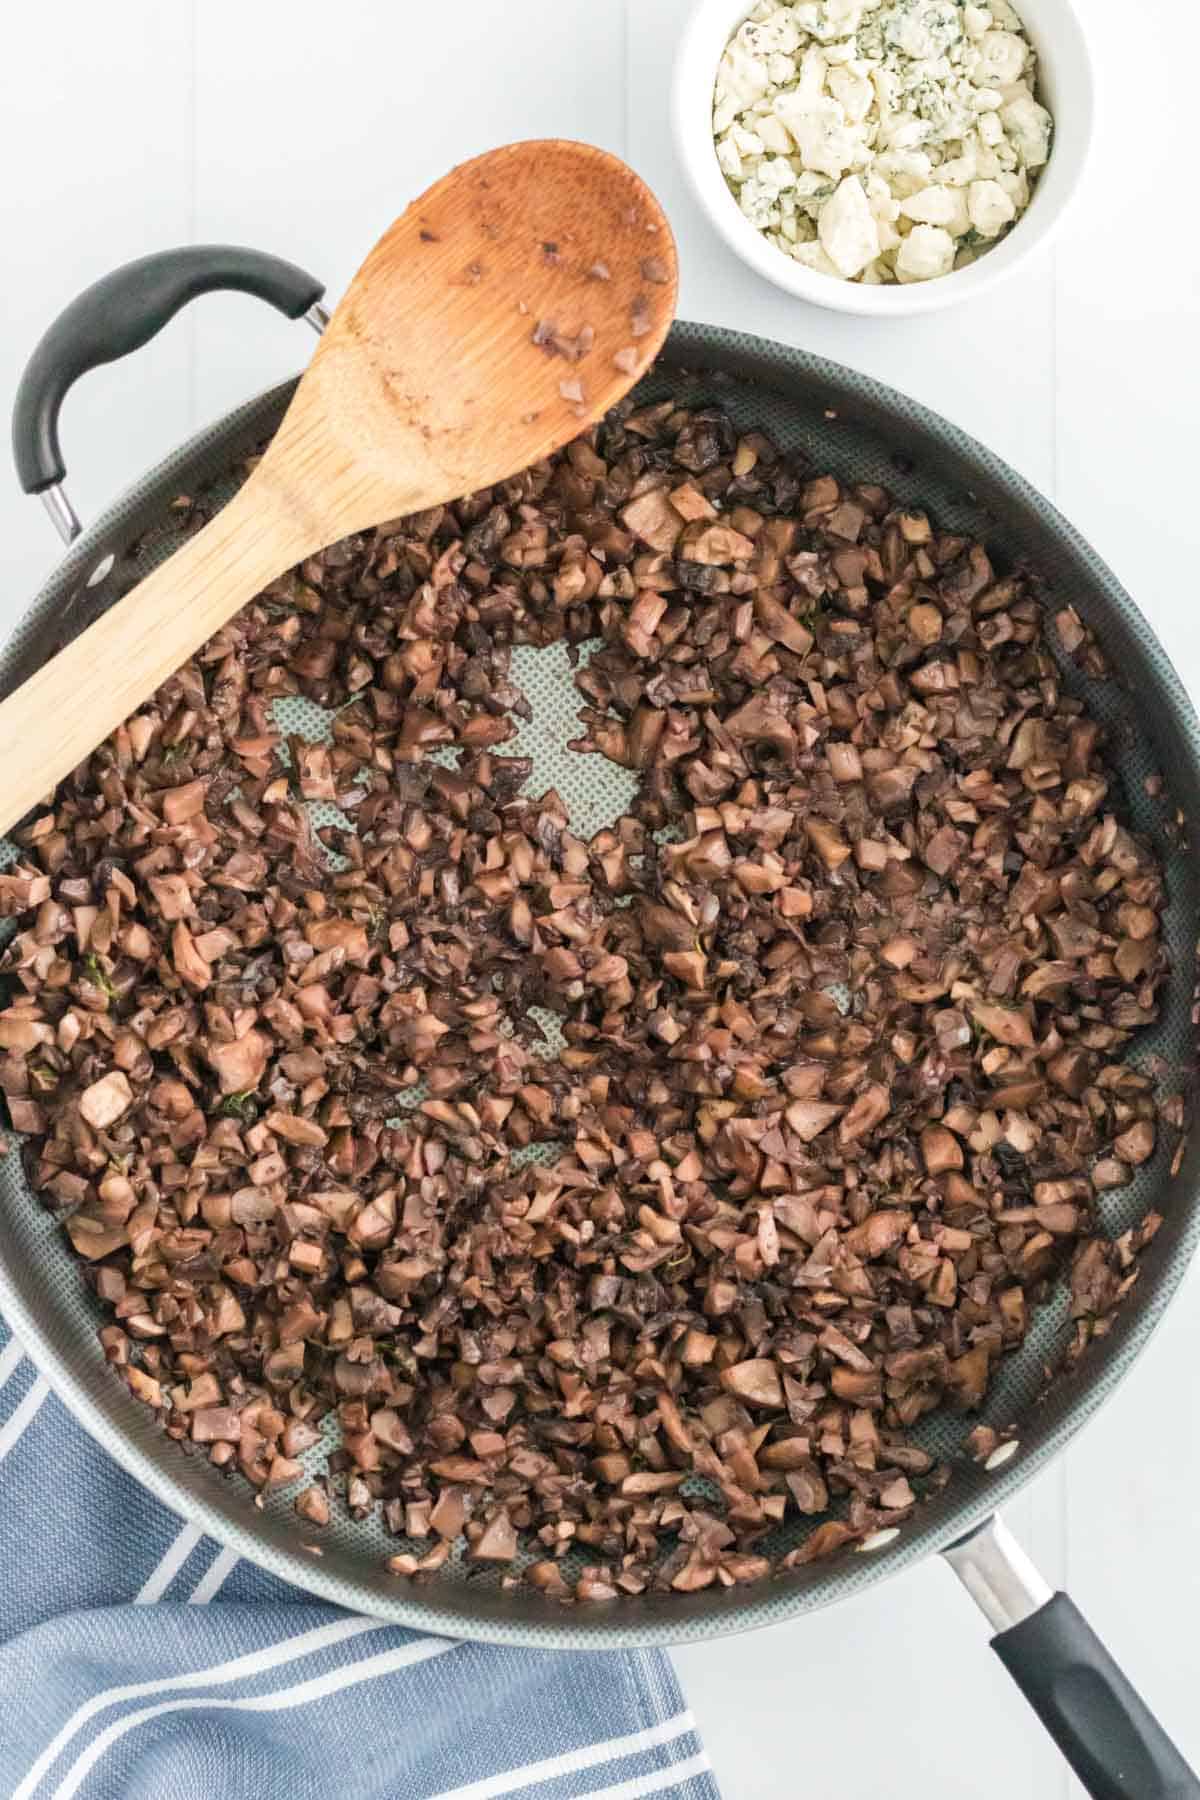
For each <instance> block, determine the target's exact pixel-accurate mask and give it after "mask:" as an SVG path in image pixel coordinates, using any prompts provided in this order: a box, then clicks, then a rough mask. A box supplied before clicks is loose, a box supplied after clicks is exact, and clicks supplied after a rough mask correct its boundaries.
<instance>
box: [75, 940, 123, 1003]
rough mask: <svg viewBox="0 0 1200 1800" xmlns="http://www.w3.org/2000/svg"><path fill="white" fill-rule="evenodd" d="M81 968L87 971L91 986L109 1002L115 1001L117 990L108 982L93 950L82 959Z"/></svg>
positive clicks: (106, 973) (105, 971) (105, 973)
mask: <svg viewBox="0 0 1200 1800" xmlns="http://www.w3.org/2000/svg"><path fill="white" fill-rule="evenodd" d="M83 966H84V968H85V969H86V971H87V978H88V980H89V981H90V982H91V984H92V986H93V987H97V988H99V989H100V992H101V993H102V994H105V995H107V997H108V998H109V999H110V1000H115V999H116V997H117V990H116V988H115V987H114V986H113V984H112V982H111V981H110V980H109V978H108V972H107V970H106V969H105V967H104V964H103V963H102V962H101V961H100V958H99V957H98V956H97V955H96V952H95V951H94V950H89V952H88V954H87V955H86V956H85V957H84V959H83Z"/></svg>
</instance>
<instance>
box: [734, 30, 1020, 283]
mask: <svg viewBox="0 0 1200 1800" xmlns="http://www.w3.org/2000/svg"><path fill="white" fill-rule="evenodd" d="M1052 129H1053V126H1052V121H1051V118H1050V114H1049V113H1048V112H1047V111H1046V109H1045V107H1044V106H1042V105H1041V103H1040V101H1039V100H1038V99H1037V97H1036V64H1035V58H1034V53H1033V49H1032V47H1031V46H1030V43H1029V40H1028V38H1027V37H1026V36H1025V31H1024V27H1023V26H1022V24H1021V21H1020V19H1019V17H1018V16H1017V14H1016V13H1015V12H1014V11H1013V9H1012V7H1011V6H1010V5H1009V4H1008V0H988V4H987V5H973V4H970V3H969V0H968V3H966V4H964V0H761V3H760V4H759V5H758V6H756V7H755V9H754V11H753V12H752V13H751V14H750V16H749V18H747V19H746V20H745V21H744V23H743V24H742V25H740V26H739V27H738V29H737V31H736V32H735V33H734V35H733V37H732V38H731V39H730V41H729V43H728V45H727V47H726V50H725V54H724V56H723V57H722V59H721V64H720V67H719V69H718V72H717V81H716V89H715V93H714V97H713V135H714V138H715V140H716V150H717V160H718V162H719V164H720V167H721V170H722V172H723V173H724V175H725V178H726V180H727V181H728V183H729V186H730V188H731V189H732V190H733V193H734V195H735V196H736V198H737V201H738V204H739V206H740V207H741V209H742V211H743V212H744V213H745V215H746V217H747V219H749V221H750V223H751V224H752V225H754V226H755V227H756V228H757V229H758V230H759V231H761V232H762V233H763V234H764V235H765V236H766V237H768V238H769V239H770V240H771V241H772V242H773V243H774V244H775V245H776V246H777V247H778V248H779V249H780V250H782V251H783V252H784V253H785V254H786V255H788V256H791V257H794V258H795V260H796V261H797V262H800V263H802V264H803V265H804V266H805V267H806V268H812V269H818V270H820V271H821V272H822V273H823V274H827V275H831V276H837V277H839V278H840V279H842V280H843V281H864V282H871V283H878V282H894V281H929V280H932V279H934V278H935V277H936V276H939V275H944V274H947V273H949V271H950V270H951V269H953V268H956V267H962V266H964V265H965V264H966V263H968V262H970V261H973V260H974V258H975V257H976V256H977V255H979V254H980V253H981V251H983V250H986V249H987V248H988V246H989V245H990V244H992V243H994V242H995V241H996V239H997V238H998V237H1000V236H1002V235H1003V233H1004V232H1005V231H1007V230H1008V229H1009V228H1010V226H1011V225H1012V223H1013V221H1014V220H1015V219H1017V218H1018V217H1019V216H1020V214H1021V213H1022V212H1023V210H1024V209H1025V207H1026V206H1027V205H1028V204H1029V197H1030V185H1031V182H1032V181H1033V180H1034V179H1036V175H1037V171H1038V170H1039V169H1040V168H1041V167H1042V165H1043V164H1044V163H1045V162H1046V160H1047V158H1048V156H1049V154H1050V141H1051V134H1052Z"/></svg>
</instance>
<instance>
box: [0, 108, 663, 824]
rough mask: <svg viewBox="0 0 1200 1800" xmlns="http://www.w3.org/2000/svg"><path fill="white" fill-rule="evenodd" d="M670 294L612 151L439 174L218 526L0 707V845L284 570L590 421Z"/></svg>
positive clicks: (657, 230) (650, 224) (647, 343)
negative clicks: (2, 836) (7, 833)
mask: <svg viewBox="0 0 1200 1800" xmlns="http://www.w3.org/2000/svg"><path fill="white" fill-rule="evenodd" d="M677 293H678V268H677V261H676V254H675V244H674V240H673V238H672V236H671V231H670V228H669V226H668V224H667V221H666V219H665V217H664V215H663V213H662V211H661V209H660V207H659V206H658V203H657V202H656V200H655V199H654V197H653V195H652V194H651V193H650V191H649V189H648V188H647V187H646V186H645V184H644V183H643V182H642V181H641V180H640V179H639V177H638V176H637V175H635V174H634V173H633V171H632V170H631V169H629V168H627V167H626V166H625V164H624V163H622V162H620V161H619V160H618V159H617V158H616V157H614V156H610V155H609V154H608V153H607V152H606V151H603V150H597V149H595V148H594V147H592V146H590V145H587V144H574V143H569V142H564V141H561V140H557V139H555V140H548V141H544V142H537V141H534V142H529V143H521V144H510V145H508V146H507V147H506V148H505V149H502V150H495V151H491V152H489V153H488V154H487V155H485V156H480V157H477V158H475V160H474V161H472V162H468V163H464V164H462V165H461V167H459V168H457V169H454V170H452V171H451V173H450V174H449V175H447V176H445V177H444V178H443V179H442V180H441V181H439V182H437V183H436V185H435V186H433V187H432V188H430V189H429V191H428V192H427V193H426V194H424V195H422V197H421V198H420V199H419V200H417V201H415V202H414V203H413V205H411V206H410V207H409V208H408V210H407V212H405V213H404V214H403V215H402V216H401V217H400V218H399V219H397V221H396V222H395V224H394V225H393V226H392V227H391V229H390V230H389V231H387V232H386V233H385V234H384V236H383V237H382V238H381V239H380V240H379V242H378V243H377V244H376V246H375V248H374V249H373V250H372V251H371V253H370V255H369V256H368V257H367V259H366V261H365V262H364V263H363V265H362V267H361V268H360V270H359V271H358V274H357V275H356V276H355V278H354V280H353V281H352V282H351V284H350V287H349V289H348V290H347V293H346V296H345V298H344V299H343V301H342V303H341V305H340V306H339V307H338V309H337V311H336V313H335V314H334V317H333V320H332V321H331V323H330V325H329V327H328V329H327V330H326V332H325V335H324V337H323V338H322V339H321V342H320V344H319V346H318V348H317V351H316V354H315V355H314V357H313V359H312V362H311V363H310V364H309V367H308V369H307V370H306V372H305V374H304V376H303V378H302V379H301V382H300V385H299V387H298V388H297V390H296V393H295V396H294V397H293V400H292V403H291V405H290V407H289V408H288V411H287V413H286V414H285V416H284V419H283V422H282V424H281V425H280V427H279V430H278V432H277V433H276V435H275V438H274V439H273V441H272V443H271V445H270V447H269V448H268V450H267V452H266V454H265V455H264V456H263V458H262V460H261V461H260V462H259V464H258V466H257V467H256V468H255V470H254V472H253V473H252V475H251V476H250V478H249V480H248V481H247V482H246V483H245V485H244V486H243V487H242V488H241V489H240V490H239V492H238V493H237V494H236V495H235V496H234V498H233V499H232V500H231V501H230V503H229V504H228V506H226V507H225V508H224V509H223V510H222V511H221V512H220V513H218V514H217V516H216V517H215V518H214V519H213V520H212V521H211V522H210V523H209V524H208V525H207V526H205V528H204V530H203V531H201V532H199V533H197V535H196V536H195V537H194V538H192V539H191V540H190V541H189V542H188V543H187V544H185V545H184V546H183V548H182V549H181V550H179V551H178V552H177V553H176V555H175V556H173V557H172V558H171V560H170V561H169V562H167V563H165V564H164V565H163V566H162V567H161V568H159V569H156V570H155V571H154V572H153V573H152V574H151V575H149V576H147V578H146V580H145V581H143V582H141V583H139V585H138V586H137V587H136V588H134V589H133V591H132V592H131V593H129V594H127V595H126V596H125V597H124V598H123V599H122V600H120V601H119V602H118V603H117V605H115V606H114V607H112V608H111V610H110V611H108V612H107V613H105V614H104V616H103V617H102V618H100V619H98V620H97V621H96V622H95V624H93V625H91V626H89V628H88V629H87V630H86V631H85V632H83V633H82V634H81V635H80V636H79V637H78V638H76V639H75V640H74V641H73V642H72V643H71V644H69V645H68V646H67V647H66V649H64V650H63V651H61V652H60V653H59V655H58V656H56V657H55V658H54V659H53V660H52V661H51V662H49V663H47V664H46V666H45V667H44V668H42V669H41V670H39V671H38V673H37V674H36V675H34V676H32V677H31V678H30V679H29V680H28V681H27V682H25V683H24V685H23V686H22V687H20V688H18V689H17V691H16V693H14V694H13V695H11V696H10V697H9V699H7V700H6V701H5V702H4V703H3V704H2V705H0V832H3V831H6V830H8V829H9V827H11V826H12V825H13V824H14V823H15V822H16V820H18V819H20V818H21V817H22V816H23V815H24V814H25V813H26V812H27V811H28V810H29V808H30V807H31V806H33V805H35V804H36V803H37V802H38V801H39V800H40V799H42V798H43V797H44V796H45V795H47V794H48V793H49V792H51V791H52V790H53V788H54V787H55V786H56V785H57V783H58V782H59V781H61V780H62V779H63V777H64V776H66V775H68V774H69V773H70V772H71V770H72V769H74V768H75V767H76V766H77V765H78V764H79V763H80V762H81V761H83V760H84V759H85V758H86V757H87V756H88V755H90V753H91V752H92V750H94V749H95V747H96V745H97V744H99V743H100V742H101V741H102V740H103V739H104V738H105V737H106V736H107V735H108V734H109V732H111V731H112V730H114V729H115V728H116V726H118V725H119V724H120V723H121V722H122V721H123V720H124V719H126V718H128V717H129V715H130V714H131V713H133V712H134V711H136V709H137V708H138V706H140V705H141V704H142V702H143V701H145V700H146V699H147V698H148V697H149V695H151V694H152V693H153V692H154V690H155V689H156V688H157V687H158V686H159V684H160V683H161V682H163V681H164V680H166V678H167V677H168V676H169V675H172V674H173V673H174V672H175V670H176V669H178V668H179V667H181V665H182V664H183V663H184V662H186V661H187V659H188V657H189V656H192V655H193V654H194V653H195V651H196V650H198V649H199V647H200V646H201V645H202V644H203V643H205V642H206V641H207V640H208V639H209V638H210V637H211V636H212V635H213V633H214V632H216V631H217V630H219V629H220V627H221V626H222V625H224V624H225V623H226V622H227V621H228V620H229V619H230V618H232V617H233V615H234V614H235V613H236V612H237V611H238V610H239V609H240V608H241V607H242V606H244V605H245V604H246V602H247V601H249V600H251V599H253V598H254V596H255V594H257V593H258V592H259V591H260V590H261V589H262V588H263V587H264V586H265V585H266V584H267V583H268V582H269V581H271V580H273V579H274V578H275V577H276V576H277V575H280V574H282V573H283V571H284V570H285V569H288V568H290V567H291V566H292V565H293V564H294V563H297V562H299V561H301V560H302V559H303V558H304V557H305V556H309V555H312V554H313V553H314V552H315V551H317V550H320V549H323V548H324V547H325V545H327V544H330V543H333V542H334V541H335V540H336V539H338V538H341V537H345V536H347V535H348V534H349V533H351V532H358V531H366V530H369V529H371V528H372V527H374V526H376V525H381V524H384V523H386V522H387V521H388V520H390V519H394V518H396V517H398V516H400V515H402V514H404V513H409V512H418V511H421V510H422V509H424V508H426V507H430V506H436V505H438V504H440V503H441V502H443V501H446V500H452V499H456V498H458V497H459V496H460V495H462V494H468V493H474V492H476V491H477V490H478V489H480V488H485V487H491V486H493V485H494V484H495V483H496V482H498V481H503V480H504V479H506V478H507V477H508V476H510V475H513V474H516V473H517V472H518V471H519V470H520V469H523V468H526V467H528V466H529V464H530V463H533V462H536V461H537V460H538V459H539V458H541V457H544V456H548V455H549V454H550V453H551V452H552V451H554V450H557V449H559V448H561V446H562V445H563V444H565V443H568V442H569V441H570V439H572V438H573V437H576V436H578V435H579V434H580V433H581V432H582V431H584V430H585V429H586V428H587V427H588V426H589V425H590V424H592V423H594V422H595V420H597V419H598V418H600V417H602V416H603V414H604V413H605V412H607V411H608V409H609V408H610V407H611V406H614V405H615V404H616V402H617V401H618V400H620V399H621V398H622V397H623V396H624V394H625V393H626V392H627V391H628V390H629V388H630V387H631V386H632V385H633V384H634V382H635V381H637V380H638V378H639V377H640V376H641V375H642V374H643V373H644V372H645V370H646V368H647V367H648V366H649V364H650V363H651V362H652V361H653V359H654V357H655V356H656V355H657V353H658V351H659V349H660V348H661V345H662V342H663V339H664V338H665V337H666V334H667V331H668V329H669V327H670V324H671V320H672V318H673V317H674V313H675V304H676V297H677Z"/></svg>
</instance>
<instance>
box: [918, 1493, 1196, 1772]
mask: <svg viewBox="0 0 1200 1800" xmlns="http://www.w3.org/2000/svg"><path fill="white" fill-rule="evenodd" d="M943 1554H944V1556H945V1558H946V1561H947V1562H948V1563H949V1564H950V1566H951V1568H952V1569H953V1570H954V1573H955V1574H956V1575H957V1576H958V1578H959V1580H960V1581H961V1582H962V1584H963V1586H964V1587H965V1588H966V1589H967V1592H968V1593H969V1594H970V1595H971V1598H972V1599H973V1600H974V1601H975V1603H976V1605H977V1606H978V1607H979V1609H980V1611H981V1612H983V1613H984V1614H985V1616H986V1617H987V1618H988V1620H989V1621H990V1622H991V1624H992V1625H993V1626H995V1627H996V1636H995V1637H994V1638H993V1639H992V1649H993V1650H994V1651H995V1652H996V1655H997V1656H998V1657H999V1658H1000V1661H1001V1662H1002V1663H1003V1664H1004V1666H1005V1668H1006V1669H1007V1670H1008V1672H1009V1674H1010V1675H1011V1676H1012V1678H1013V1680H1014V1681H1015V1682H1016V1684H1017V1686H1018V1687H1019V1688H1020V1690H1021V1692H1022V1693H1023V1694H1024V1696H1025V1698H1026V1699H1027V1700H1028V1701H1029V1704H1030V1705H1031V1706H1032V1707H1033V1709H1034V1711H1035V1712H1036V1713H1037V1715H1038V1717H1039V1718H1040V1719H1041V1721H1042V1724H1043V1725H1044V1726H1045V1727H1046V1730H1047V1731H1048V1732H1049V1733H1050V1736H1051V1737H1052V1738H1053V1739H1054V1741H1055V1743H1056V1744H1057V1745H1058V1747H1059V1749H1060V1750H1061V1751H1062V1753H1063V1755H1064V1756H1065V1757H1066V1759H1067V1761H1068V1762H1069V1763H1070V1765H1071V1767H1072V1769H1073V1770H1074V1771H1075V1773H1076V1775H1077V1776H1078V1777H1079V1779H1080V1781H1081V1782H1082V1783H1083V1785H1084V1787H1085V1788H1086V1789H1087V1791H1088V1793H1089V1794H1090V1795H1091V1796H1092V1800H1200V1780H1198V1779H1197V1777H1196V1775H1195V1773H1194V1772H1193V1770H1192V1769H1191V1768H1189V1766H1188V1764H1187V1763H1186V1762H1185V1761H1184V1760H1183V1757H1182V1756H1181V1755H1180V1753H1179V1751H1178V1750H1177V1749H1176V1748H1175V1745H1174V1744H1173V1743H1172V1742H1171V1740H1170V1738H1169V1737H1168V1736H1167V1734H1166V1732H1165V1731H1164V1730H1163V1728H1162V1726H1161V1725H1160V1724H1159V1722H1158V1720H1157V1719H1156V1718H1155V1717H1154V1714H1153V1713H1152V1712H1151V1711H1150V1709H1149V1707H1148V1706H1147V1705H1146V1704H1145V1702H1144V1701H1143V1700H1142V1699H1141V1698H1140V1697H1139V1696H1138V1695H1137V1694H1136V1693H1135V1692H1134V1690H1133V1688H1132V1687H1131V1686H1130V1684H1129V1682H1128V1680H1127V1679H1126V1677H1125V1676H1124V1675H1123V1674H1122V1673H1121V1671H1120V1669H1119V1668H1118V1667H1117V1665H1116V1663H1115V1662H1114V1661H1113V1659H1112V1657H1111V1656H1110V1655H1109V1653H1108V1651H1107V1650H1106V1649H1105V1647H1104V1645H1103V1644H1102V1643H1101V1642H1100V1639H1099V1638H1098V1637H1097V1636H1096V1634H1095V1632H1094V1631H1093V1630H1092V1628H1091V1626H1090V1625H1089V1624H1088V1622H1087V1620H1086V1619H1085V1618H1084V1617H1083V1614H1082V1613H1081V1612H1080V1611H1079V1609H1078V1607H1076V1605H1075V1604H1074V1602H1073V1601H1072V1600H1070V1599H1068V1597H1067V1595H1066V1594H1054V1593H1051V1591H1050V1588H1049V1587H1048V1586H1047V1584H1046V1582H1045V1581H1044V1580H1043V1579H1042V1577H1041V1575H1040V1574H1039V1573H1038V1571H1037V1570H1036V1569H1035V1568H1034V1566H1033V1564H1032V1563H1031V1562H1030V1560H1029V1558H1028V1557H1027V1556H1026V1555H1025V1552H1024V1551H1023V1550H1022V1549H1021V1546H1020V1545H1019V1544H1018V1543H1017V1542H1016V1540H1015V1539H1014V1538H1013V1537H1012V1536H1011V1534H1010V1533H1009V1532H1008V1531H1007V1530H1006V1528H1005V1526H1004V1525H1003V1523H1002V1522H1001V1520H999V1519H998V1518H994V1517H993V1518H990V1519H986V1520H985V1521H984V1523H983V1524H982V1525H980V1526H978V1527H977V1528H976V1529H975V1530H974V1531H972V1532H971V1533H969V1534H968V1536H967V1537H965V1538H961V1539H960V1540H959V1542H958V1543H956V1544H951V1545H950V1547H949V1548H948V1549H947V1550H945V1551H944V1552H943Z"/></svg>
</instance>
